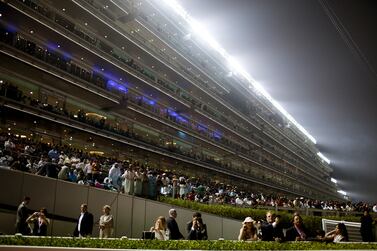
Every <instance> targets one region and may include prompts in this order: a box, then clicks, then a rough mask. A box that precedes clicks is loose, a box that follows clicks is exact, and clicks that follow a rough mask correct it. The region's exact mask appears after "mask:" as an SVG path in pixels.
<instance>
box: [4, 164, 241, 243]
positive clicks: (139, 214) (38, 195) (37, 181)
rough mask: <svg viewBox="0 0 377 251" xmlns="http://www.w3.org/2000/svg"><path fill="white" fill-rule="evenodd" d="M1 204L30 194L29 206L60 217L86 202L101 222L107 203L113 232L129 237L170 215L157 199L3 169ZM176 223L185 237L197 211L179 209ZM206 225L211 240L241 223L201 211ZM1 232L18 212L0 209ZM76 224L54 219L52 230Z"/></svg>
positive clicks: (60, 232) (230, 235) (63, 232)
mask: <svg viewBox="0 0 377 251" xmlns="http://www.w3.org/2000/svg"><path fill="white" fill-rule="evenodd" d="M0 191H2V192H1V193H0V203H1V204H4V205H9V206H18V205H19V203H20V202H21V200H22V197H23V196H24V195H27V196H29V197H31V202H30V205H29V208H30V209H32V210H38V209H39V208H41V207H46V208H47V210H48V212H49V213H51V214H54V215H58V216H65V217H69V218H78V217H79V214H80V205H81V204H82V203H87V204H88V208H89V211H90V212H91V213H92V214H93V215H94V221H95V222H96V221H98V220H99V217H100V215H101V214H102V207H103V205H105V204H108V205H110V206H111V208H112V209H111V213H112V214H113V216H114V217H115V227H114V234H115V236H116V237H120V236H127V237H131V238H140V237H141V233H142V231H144V230H149V228H150V227H151V226H153V224H154V221H155V219H156V218H157V217H158V216H165V217H167V215H168V211H169V209H170V208H171V206H170V205H168V204H164V203H160V202H158V201H153V200H146V199H143V198H139V197H134V196H128V195H124V194H119V193H116V192H111V191H105V190H102V189H97V188H94V187H88V186H82V185H78V184H75V183H70V182H65V181H61V180H57V179H51V178H47V177H41V176H36V175H33V174H28V173H23V172H18V171H13V170H7V169H2V168H0ZM176 209H177V213H178V218H177V222H178V225H179V227H180V231H181V233H182V234H183V235H184V236H186V235H187V234H186V223H187V222H188V221H190V220H191V217H192V214H193V213H194V211H192V210H188V209H185V208H176ZM202 218H203V220H204V222H205V223H206V224H207V230H208V237H209V239H218V238H224V239H230V240H235V239H237V236H238V233H239V229H240V227H241V222H240V221H236V220H232V219H225V218H222V217H218V216H216V215H210V214H206V213H202ZM0 222H1V224H0V232H2V233H4V234H14V229H15V228H14V225H15V211H12V212H11V211H2V212H0ZM74 227H75V223H72V222H68V221H58V220H54V221H52V222H51V224H50V227H49V232H50V234H52V235H56V236H70V235H72V233H73V230H74ZM93 236H98V226H96V225H95V226H94V231H93Z"/></svg>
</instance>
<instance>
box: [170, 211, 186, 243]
mask: <svg viewBox="0 0 377 251" xmlns="http://www.w3.org/2000/svg"><path fill="white" fill-rule="evenodd" d="M175 218H177V211H176V210H175V209H170V210H169V218H168V219H167V221H166V223H167V227H168V229H169V235H170V236H169V240H182V239H184V237H183V235H182V234H181V232H180V231H179V227H178V224H177V222H176V221H175Z"/></svg>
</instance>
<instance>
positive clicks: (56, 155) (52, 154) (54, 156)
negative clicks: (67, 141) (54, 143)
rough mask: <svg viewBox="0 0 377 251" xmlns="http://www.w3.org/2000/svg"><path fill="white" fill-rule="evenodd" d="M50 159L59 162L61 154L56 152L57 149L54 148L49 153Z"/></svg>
mask: <svg viewBox="0 0 377 251" xmlns="http://www.w3.org/2000/svg"><path fill="white" fill-rule="evenodd" d="M47 155H48V157H49V158H50V159H55V160H58V159H59V153H58V150H56V149H55V148H52V149H51V150H50V151H49V152H48V154H47Z"/></svg>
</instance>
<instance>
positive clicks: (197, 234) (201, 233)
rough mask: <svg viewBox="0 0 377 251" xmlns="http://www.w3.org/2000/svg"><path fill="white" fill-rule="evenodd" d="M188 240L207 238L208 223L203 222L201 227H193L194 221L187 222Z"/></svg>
mask: <svg viewBox="0 0 377 251" xmlns="http://www.w3.org/2000/svg"><path fill="white" fill-rule="evenodd" d="M187 233H188V236H187V239H188V240H207V239H208V235H207V225H206V224H203V225H202V227H201V228H200V229H194V230H193V229H192V221H190V222H188V223H187Z"/></svg>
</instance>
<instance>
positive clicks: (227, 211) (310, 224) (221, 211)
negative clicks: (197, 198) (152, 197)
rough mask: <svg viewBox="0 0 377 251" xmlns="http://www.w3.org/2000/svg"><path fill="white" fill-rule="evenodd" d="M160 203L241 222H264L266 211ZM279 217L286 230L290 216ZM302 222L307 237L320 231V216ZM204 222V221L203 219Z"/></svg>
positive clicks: (176, 201) (183, 202)
mask: <svg viewBox="0 0 377 251" xmlns="http://www.w3.org/2000/svg"><path fill="white" fill-rule="evenodd" d="M160 201H161V202H164V203H168V204H171V205H175V206H180V207H185V208H189V209H192V210H195V211H200V212H206V213H210V214H215V215H218V216H222V217H226V218H232V219H237V220H243V219H245V218H246V217H247V216H250V217H252V218H253V219H254V220H264V219H265V218H266V212H267V210H264V209H253V208H243V207H235V206H231V205H207V204H203V203H198V202H193V201H188V200H179V199H173V198H169V197H161V198H160ZM278 214H279V215H281V222H282V224H283V227H284V228H287V227H289V226H290V225H291V219H292V214H291V213H289V212H288V211H287V212H283V211H279V213H278ZM302 218H303V220H304V224H305V226H306V228H307V229H308V230H309V231H310V233H309V235H314V234H315V231H316V230H317V229H322V217H320V216H305V215H302ZM325 218H326V219H332V220H344V221H352V222H360V217H355V216H344V217H336V216H326V217H325ZM204 220H205V219H204Z"/></svg>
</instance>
